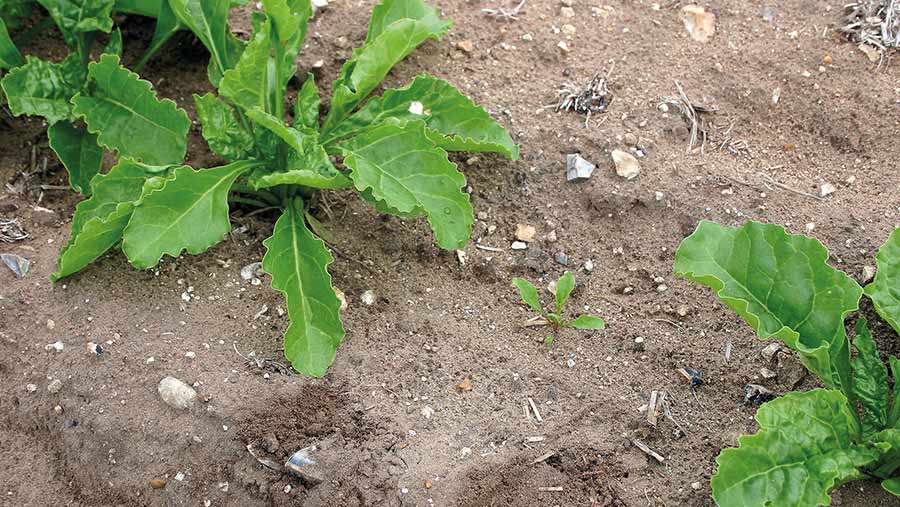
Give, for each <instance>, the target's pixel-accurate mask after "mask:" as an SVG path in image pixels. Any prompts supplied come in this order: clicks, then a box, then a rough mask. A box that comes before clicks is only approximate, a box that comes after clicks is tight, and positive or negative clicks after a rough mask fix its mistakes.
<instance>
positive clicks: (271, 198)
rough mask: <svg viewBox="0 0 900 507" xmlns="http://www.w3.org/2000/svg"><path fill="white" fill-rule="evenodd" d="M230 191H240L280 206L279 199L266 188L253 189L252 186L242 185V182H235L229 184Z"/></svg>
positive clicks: (271, 204)
mask: <svg viewBox="0 0 900 507" xmlns="http://www.w3.org/2000/svg"><path fill="white" fill-rule="evenodd" d="M231 190H232V192H240V193H242V194H250V195H252V196H254V197H258V198H259V199H261V200H263V201H266V202H267V203H269V205H270V206H280V205H281V199H279V198H278V197H277V196H276V195H275V194H273V193H272V192H269V191H268V190H266V189H262V188H261V189H259V190H253V188H251V187H249V186H247V185H244V184H242V183H235V184H234V185H232V186H231Z"/></svg>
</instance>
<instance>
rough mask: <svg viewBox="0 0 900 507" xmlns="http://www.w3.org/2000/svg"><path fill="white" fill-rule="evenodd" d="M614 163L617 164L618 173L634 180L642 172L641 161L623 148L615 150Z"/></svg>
mask: <svg viewBox="0 0 900 507" xmlns="http://www.w3.org/2000/svg"><path fill="white" fill-rule="evenodd" d="M612 159H613V163H614V164H615V165H616V174H618V175H619V176H621V177H623V178H625V179H627V180H633V179H635V178H637V176H638V174H641V163H640V162H638V159H636V158H634V156H633V155H632V154H630V153H628V152H625V151H622V150H613V152H612Z"/></svg>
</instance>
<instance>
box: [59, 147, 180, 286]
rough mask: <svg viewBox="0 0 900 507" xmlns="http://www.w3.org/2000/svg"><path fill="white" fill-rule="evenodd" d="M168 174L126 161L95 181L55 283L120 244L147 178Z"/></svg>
mask: <svg viewBox="0 0 900 507" xmlns="http://www.w3.org/2000/svg"><path fill="white" fill-rule="evenodd" d="M165 170H166V168H162V167H151V166H146V165H144V164H140V163H137V162H134V161H132V160H128V159H122V160H121V161H119V163H118V164H116V165H115V166H114V167H113V168H112V169H110V170H109V172H108V173H106V174H100V175H97V176H96V177H94V179H93V180H91V184H90V186H91V190H92V193H91V198H90V199H87V200H84V201H81V202H80V203H78V206H76V207H75V216H74V217H73V218H72V228H71V233H70V237H69V242H68V243H67V244H66V246H65V247H64V248H63V249H62V251H61V252H60V255H59V261H58V269H57V271H56V272H55V273H53V275H52V276H51V279H52V280H54V281H56V280H59V279H60V278H63V277H66V276H69V275H71V274H73V273H76V272H78V271H81V270H82V269H84V267H86V266H87V265H89V264H90V263H92V262H94V260H96V259H97V258H98V257H100V256H101V255H102V254H103V253H104V252H106V251H107V250H109V248H110V247H112V246H113V245H115V244H116V243H118V242H119V240H120V239H122V231H123V230H124V229H125V226H126V225H127V223H128V219H129V218H130V217H131V212H132V211H133V209H134V203H136V202H137V201H138V200H139V199H140V198H141V190H142V188H143V186H144V183H145V182H146V180H147V178H149V177H152V176H154V175H155V174H158V173H160V172H163V171H165Z"/></svg>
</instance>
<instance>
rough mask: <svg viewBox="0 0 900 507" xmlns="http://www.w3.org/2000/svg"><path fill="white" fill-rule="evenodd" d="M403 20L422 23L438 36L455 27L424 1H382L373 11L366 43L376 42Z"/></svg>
mask: <svg viewBox="0 0 900 507" xmlns="http://www.w3.org/2000/svg"><path fill="white" fill-rule="evenodd" d="M401 19H412V20H416V21H420V22H422V23H423V24H425V25H427V26H428V27H429V29H430V30H431V32H432V33H435V34H438V36H440V35H443V34H444V33H446V32H447V31H448V30H449V29H450V27H451V26H453V23H451V22H449V21H444V20H442V19H441V17H440V12H439V11H438V10H437V9H435V8H434V7H430V6H428V4H426V3H425V2H423V1H422V0H382V1H381V2H379V3H378V5H376V6H375V7H374V8H373V9H372V19H370V20H369V32H368V34H367V35H366V42H367V43H368V42H371V41H373V40H375V39H376V38H377V37H378V36H379V35H381V34H382V33H383V32H384V30H385V28H387V27H388V26H390V25H391V23H394V22H395V21H399V20H401Z"/></svg>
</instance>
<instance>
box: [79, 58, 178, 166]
mask: <svg viewBox="0 0 900 507" xmlns="http://www.w3.org/2000/svg"><path fill="white" fill-rule="evenodd" d="M88 76H89V77H90V79H91V84H92V87H91V88H92V89H91V93H90V95H78V96H76V97H75V98H73V99H72V103H73V104H74V105H75V109H74V112H75V114H76V115H78V116H81V117H83V118H84V120H85V123H87V125H88V130H89V131H91V132H93V133H95V134H97V135H98V139H99V142H100V144H101V145H103V146H105V147H107V148H109V149H111V150H117V151H118V152H119V154H121V155H122V156H124V157H129V158H133V159H136V160H139V161H142V162H145V163H147V164H156V165H162V164H177V163H180V162H181V161H182V160H183V159H184V154H185V150H186V147H187V132H188V129H189V128H190V126H191V121H190V119H189V118H188V115H187V113H185V112H184V110H182V109H179V108H178V106H177V105H176V104H175V102H173V101H171V100H169V99H163V100H158V99H157V98H156V95H155V94H154V93H153V86H152V85H151V84H150V83H149V82H148V81H144V80H142V79H140V78H139V77H138V75H137V74H135V73H133V72H131V71H129V70H128V69H126V68H124V67H122V66H121V65H119V58H118V57H117V56H115V55H103V56H101V57H100V62H99V63H98V62H94V63H91V64H90V67H89V69H88Z"/></svg>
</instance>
